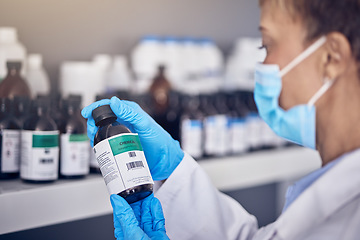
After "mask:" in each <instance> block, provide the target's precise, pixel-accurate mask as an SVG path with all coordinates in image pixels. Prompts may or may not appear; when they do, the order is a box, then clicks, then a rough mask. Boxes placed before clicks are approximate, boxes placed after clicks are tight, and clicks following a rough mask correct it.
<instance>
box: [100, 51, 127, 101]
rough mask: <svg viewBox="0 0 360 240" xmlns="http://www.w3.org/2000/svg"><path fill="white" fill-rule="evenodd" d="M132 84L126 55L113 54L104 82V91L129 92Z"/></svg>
mask: <svg viewBox="0 0 360 240" xmlns="http://www.w3.org/2000/svg"><path fill="white" fill-rule="evenodd" d="M132 84H133V80H132V77H131V74H130V71H129V67H128V62H127V59H126V57H125V56H123V55H117V56H115V57H114V61H113V64H112V67H111V68H110V72H109V78H108V81H107V82H106V93H116V92H125V93H126V92H130V91H131V87H133V85H132ZM122 99H123V98H122Z"/></svg>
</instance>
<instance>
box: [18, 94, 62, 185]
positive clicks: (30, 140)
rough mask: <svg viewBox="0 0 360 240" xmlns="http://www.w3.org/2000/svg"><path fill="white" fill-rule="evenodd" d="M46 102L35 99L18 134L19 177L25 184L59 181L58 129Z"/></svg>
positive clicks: (43, 99)
mask: <svg viewBox="0 0 360 240" xmlns="http://www.w3.org/2000/svg"><path fill="white" fill-rule="evenodd" d="M49 104H50V103H49V101H47V100H46V99H45V98H38V99H35V100H34V101H33V104H32V111H31V113H30V115H29V117H28V118H27V119H26V121H25V123H24V127H23V130H22V132H21V164H20V177H21V179H23V180H24V181H26V182H31V183H47V182H53V181H55V180H57V179H58V167H59V130H58V127H57V126H56V123H55V121H54V120H53V119H52V117H51V116H50V114H49V108H50V106H49Z"/></svg>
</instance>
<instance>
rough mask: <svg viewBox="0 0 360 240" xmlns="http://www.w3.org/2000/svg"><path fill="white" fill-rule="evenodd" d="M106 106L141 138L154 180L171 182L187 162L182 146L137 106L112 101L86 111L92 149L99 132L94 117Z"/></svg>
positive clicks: (105, 100)
mask: <svg viewBox="0 0 360 240" xmlns="http://www.w3.org/2000/svg"><path fill="white" fill-rule="evenodd" d="M106 104H108V105H110V107H111V109H112V110H113V112H114V113H115V114H116V116H117V117H118V121H119V122H120V123H122V124H124V125H125V126H127V127H128V128H129V129H130V130H131V131H132V132H135V133H138V134H139V138H140V141H141V145H142V147H143V149H144V153H145V157H146V160H147V162H148V165H149V168H150V171H151V175H152V177H153V179H154V180H156V181H159V180H164V179H167V178H168V177H169V176H170V175H171V173H172V172H173V171H174V170H175V168H176V167H177V166H178V165H179V163H180V162H181V160H182V159H183V157H184V152H183V151H182V150H181V148H180V144H179V142H178V141H175V140H174V139H173V138H172V137H171V136H170V134H169V133H168V132H166V131H165V130H164V129H163V128H162V127H161V126H160V125H159V124H157V123H156V122H155V121H154V119H152V118H151V117H150V116H149V115H148V114H147V113H146V112H144V111H143V110H142V109H141V107H140V106H139V105H138V104H137V103H134V102H130V101H124V100H119V99H118V98H117V97H112V98H111V100H109V99H104V100H100V101H98V102H95V103H93V104H91V105H89V106H87V107H85V108H84V109H83V110H82V112H81V114H82V115H83V117H84V118H86V119H88V121H87V133H88V136H89V138H90V141H91V145H92V146H93V143H94V136H95V134H96V132H97V129H98V128H97V127H96V126H95V122H94V119H93V118H92V115H91V113H92V111H93V110H94V109H95V108H97V107H99V106H102V105H106Z"/></svg>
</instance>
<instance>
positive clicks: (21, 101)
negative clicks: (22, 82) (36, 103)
mask: <svg viewBox="0 0 360 240" xmlns="http://www.w3.org/2000/svg"><path fill="white" fill-rule="evenodd" d="M30 106H31V100H30V98H29V97H25V96H15V97H14V104H13V109H12V112H13V115H14V116H15V118H16V120H17V121H18V123H19V126H20V128H21V129H22V128H23V126H24V122H25V120H26V118H27V117H28V116H29V112H30Z"/></svg>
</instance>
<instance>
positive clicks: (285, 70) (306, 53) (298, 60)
mask: <svg viewBox="0 0 360 240" xmlns="http://www.w3.org/2000/svg"><path fill="white" fill-rule="evenodd" d="M325 42H326V36H322V37H321V38H319V39H318V40H317V41H316V42H314V43H313V44H312V45H311V46H310V47H309V48H307V49H306V50H305V51H304V52H303V53H302V54H300V55H299V56H297V57H296V58H294V59H293V60H292V61H291V62H290V63H289V64H288V65H287V66H286V67H284V68H283V69H282V70H281V71H280V77H283V76H285V75H286V74H287V73H288V72H290V70H291V69H293V68H294V67H295V66H297V65H298V64H299V63H301V62H302V61H304V60H305V59H306V58H307V57H309V56H310V55H311V54H312V53H313V52H315V51H316V50H317V49H318V48H320V47H321V46H322V45H323V44H324V43H325Z"/></svg>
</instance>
